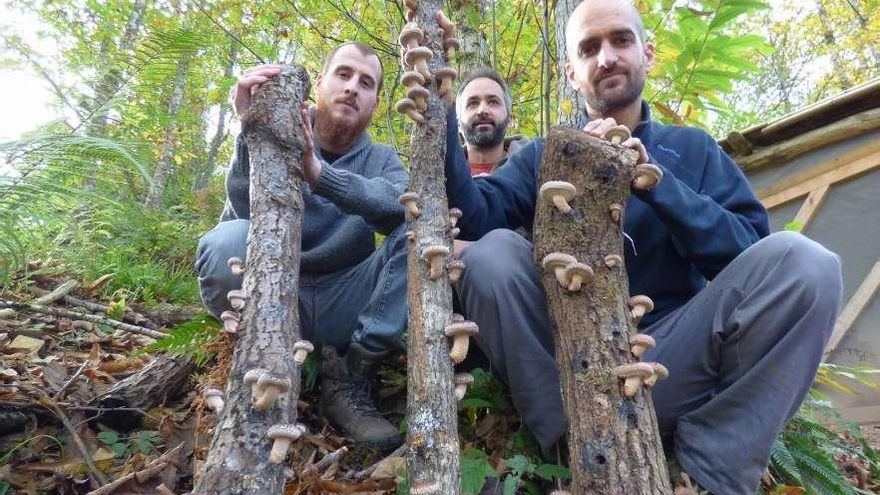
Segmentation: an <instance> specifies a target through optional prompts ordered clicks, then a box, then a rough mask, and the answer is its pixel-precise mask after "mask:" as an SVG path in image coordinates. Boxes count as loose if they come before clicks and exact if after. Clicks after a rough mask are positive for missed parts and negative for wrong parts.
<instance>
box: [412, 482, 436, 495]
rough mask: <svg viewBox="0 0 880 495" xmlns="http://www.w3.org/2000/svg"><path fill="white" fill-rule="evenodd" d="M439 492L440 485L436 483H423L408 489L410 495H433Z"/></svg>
mask: <svg viewBox="0 0 880 495" xmlns="http://www.w3.org/2000/svg"><path fill="white" fill-rule="evenodd" d="M439 492H440V484H439V483H437V482H436V481H423V482H421V483H416V484H414V485H413V486H411V487H410V488H409V494H410V495H433V494H435V493H439Z"/></svg>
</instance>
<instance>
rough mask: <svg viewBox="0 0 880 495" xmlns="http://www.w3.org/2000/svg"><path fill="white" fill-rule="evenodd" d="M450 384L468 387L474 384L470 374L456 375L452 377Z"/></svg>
mask: <svg viewBox="0 0 880 495" xmlns="http://www.w3.org/2000/svg"><path fill="white" fill-rule="evenodd" d="M452 382H453V383H455V384H456V385H470V384H471V383H474V375H471V374H470V373H456V374H455V375H453V377H452Z"/></svg>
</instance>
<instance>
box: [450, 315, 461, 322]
mask: <svg viewBox="0 0 880 495" xmlns="http://www.w3.org/2000/svg"><path fill="white" fill-rule="evenodd" d="M452 321H456V322H457V321H464V316H463V315H460V314H458V313H452Z"/></svg>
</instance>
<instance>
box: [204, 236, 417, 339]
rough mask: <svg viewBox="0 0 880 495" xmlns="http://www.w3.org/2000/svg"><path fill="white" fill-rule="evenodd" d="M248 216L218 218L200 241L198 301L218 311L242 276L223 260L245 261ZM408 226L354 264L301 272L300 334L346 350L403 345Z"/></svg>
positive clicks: (225, 306) (239, 284)
mask: <svg viewBox="0 0 880 495" xmlns="http://www.w3.org/2000/svg"><path fill="white" fill-rule="evenodd" d="M249 227H250V222H249V221H248V220H231V221H228V222H222V223H220V224H219V225H217V226H216V227H214V229H213V230H211V231H210V232H208V233H207V234H205V235H204V236H203V237H202V239H201V240H200V241H199V248H198V251H197V253H196V270H197V271H198V272H199V288H200V290H201V295H202V302H204V304H205V307H206V308H208V311H210V312H211V313H213V314H214V315H215V316H218V315H219V314H220V313H222V312H223V311H225V310H227V309H230V306H229V301H228V300H227V299H226V293H227V292H229V291H230V290H232V289H240V288H241V282H242V278H241V277H238V276H234V275H233V274H232V272H231V271H230V270H229V268H228V267H227V265H226V262H227V260H228V259H229V258H230V257H232V256H238V257H239V258H241V259H242V260H245V255H246V250H247V233H248V228H249ZM405 231H406V225H405V224H402V225H401V226H400V227H398V228H397V229H396V230H394V232H392V233H391V234H390V235H389V236H388V237H387V238H386V239H385V242H384V243H382V245H381V246H380V247H379V248H378V249H377V250H376V251H374V252H373V254H371V255H370V256H369V257H368V258H367V259H365V260H364V261H362V262H360V263H359V264H357V265H354V266H351V267H348V268H346V269H343V270H339V271H336V272H332V273H320V274H315V273H300V279H299V318H300V333H301V335H302V337H303V338H304V339H307V340H311V341H312V342H313V343H315V344H316V345H324V344H327V345H332V346H334V347H337V348H340V349H345V348H347V347H348V345H349V344H350V343H351V342H358V343H360V344H361V345H363V346H364V347H366V348H367V349H368V350H371V351H384V350H389V349H403V348H404V340H403V329H404V328H405V327H406V318H407V308H406V237H405V236H404V232H405Z"/></svg>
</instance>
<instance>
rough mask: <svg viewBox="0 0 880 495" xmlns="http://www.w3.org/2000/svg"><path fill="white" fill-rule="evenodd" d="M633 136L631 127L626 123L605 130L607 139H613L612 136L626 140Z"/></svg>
mask: <svg viewBox="0 0 880 495" xmlns="http://www.w3.org/2000/svg"><path fill="white" fill-rule="evenodd" d="M630 136H631V134H630V132H629V129H628V128H627V127H626V126H625V125H616V126H614V127H612V128H611V129H608V130H607V131H605V135H604V136H603V137H604V138H605V139H606V140H608V141H611V139H612V138H615V137H619V138H620V141H621V142H623V141H626V140H627V139H629V138H630Z"/></svg>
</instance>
